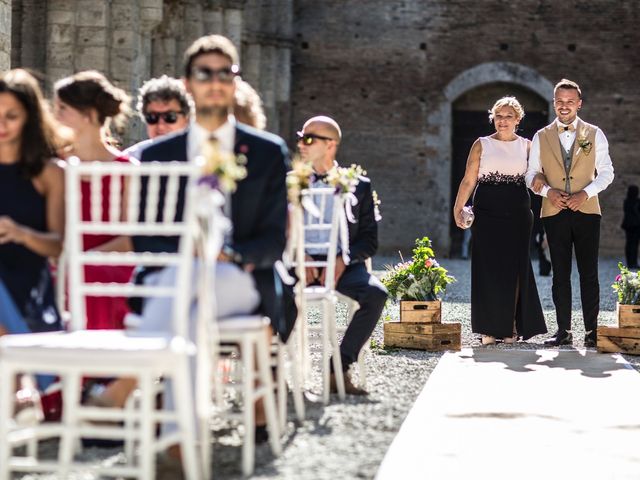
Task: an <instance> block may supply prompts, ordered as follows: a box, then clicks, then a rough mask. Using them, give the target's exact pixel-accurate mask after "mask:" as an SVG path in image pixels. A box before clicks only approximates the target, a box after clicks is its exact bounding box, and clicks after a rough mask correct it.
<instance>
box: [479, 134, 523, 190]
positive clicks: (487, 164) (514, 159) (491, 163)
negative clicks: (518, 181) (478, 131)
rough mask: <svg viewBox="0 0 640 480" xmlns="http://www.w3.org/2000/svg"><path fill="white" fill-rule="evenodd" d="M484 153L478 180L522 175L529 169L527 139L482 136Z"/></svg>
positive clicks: (481, 158) (481, 142)
mask: <svg viewBox="0 0 640 480" xmlns="http://www.w3.org/2000/svg"><path fill="white" fill-rule="evenodd" d="M480 144H481V145H482V154H481V155H480V169H479V170H478V180H483V179H485V180H488V179H490V178H492V177H495V176H505V177H520V176H524V174H525V173H526V171H527V140H526V139H525V138H522V137H518V138H516V139H515V140H513V141H511V142H504V141H502V140H496V139H495V138H491V137H480Z"/></svg>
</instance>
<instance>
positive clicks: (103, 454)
mask: <svg viewBox="0 0 640 480" xmlns="http://www.w3.org/2000/svg"><path fill="white" fill-rule="evenodd" d="M393 261H395V259H392V258H376V261H375V267H376V268H378V269H383V266H384V265H385V264H389V263H391V262H393ZM442 264H443V265H444V266H445V267H446V268H447V269H449V270H450V272H451V273H452V274H453V275H454V276H455V277H456V278H457V279H458V281H457V283H454V284H452V285H451V286H450V287H449V289H448V291H447V294H446V296H445V298H444V302H443V321H444V322H461V323H462V343H463V346H479V341H478V338H477V336H476V335H473V334H472V333H471V325H470V304H469V287H470V263H469V262H468V261H463V260H443V261H442ZM616 264H617V260H616V259H611V258H603V259H601V261H600V286H601V314H600V320H599V323H600V324H602V325H606V324H613V323H615V297H614V295H613V293H612V291H611V289H610V285H611V283H612V281H613V278H614V277H615V275H616V274H617V267H616ZM534 269H537V265H536V264H535V263H534ZM536 281H537V285H538V290H539V292H540V298H541V301H542V306H543V309H544V314H545V318H546V321H547V328H548V330H549V332H550V334H551V333H553V332H555V314H554V310H553V302H552V299H551V277H539V276H536ZM573 286H574V288H573V290H574V296H573V308H574V314H573V315H574V316H573V332H574V347H578V348H581V347H582V346H583V338H584V325H583V324H582V316H581V313H580V300H579V292H578V277H577V272H576V269H575V266H574V277H573ZM397 317H398V307H397V306H396V305H389V306H388V307H387V309H386V310H385V312H384V313H383V319H384V320H385V321H388V320H395V319H397ZM310 320H311V321H317V320H318V312H314V311H312V312H310ZM339 320H340V321H344V312H343V311H339ZM550 334H549V335H546V336H539V337H534V338H533V339H531V340H529V341H527V342H518V343H517V344H516V345H515V346H510V345H502V344H498V345H496V346H491V347H485V348H493V349H504V348H507V349H513V348H517V349H536V348H540V347H541V342H542V340H544V339H545V338H547V337H548V336H550ZM382 344H383V335H382V322H380V323H379V324H378V326H377V328H376V330H375V332H374V334H373V337H372V347H373V349H372V352H373V354H372V355H368V356H367V360H366V362H367V373H368V383H369V385H368V388H369V390H370V392H371V394H370V395H369V396H368V397H365V398H358V397H347V400H346V401H345V402H339V401H338V399H337V397H335V398H333V399H332V400H333V403H331V404H330V405H329V406H327V407H324V406H323V405H322V404H321V403H316V402H307V419H306V420H305V422H303V424H302V425H296V424H295V422H294V420H293V409H292V407H291V405H290V408H289V414H290V422H289V424H288V430H287V434H286V437H285V439H284V442H285V443H284V451H283V453H282V455H281V456H280V457H278V458H273V456H272V455H271V454H270V451H269V448H268V446H266V445H264V446H259V447H258V451H257V462H256V471H255V478H259V479H275V478H278V479H292V480H293V479H296V480H298V479H314V480H315V479H318V480H323V479H326V480H330V479H331V480H333V479H335V478H339V479H359V478H373V477H374V476H375V473H376V471H377V468H378V465H379V464H380V462H381V461H382V458H383V456H384V454H385V452H386V450H387V448H388V447H389V445H390V443H391V442H392V440H393V438H394V436H395V435H396V433H397V431H398V429H399V428H400V425H401V424H402V421H403V420H404V418H405V416H406V415H407V413H408V411H409V409H410V408H411V406H412V404H413V402H414V401H415V399H416V397H417V396H418V394H419V393H420V391H421V390H422V388H423V386H424V383H425V381H426V380H427V379H428V377H429V375H430V374H431V372H432V371H433V369H434V368H435V366H436V364H437V363H438V360H439V358H440V356H441V354H437V353H428V352H422V351H413V350H388V351H387V350H384V349H383V348H380V346H382ZM562 348H573V347H562ZM312 355H313V359H314V361H315V362H317V361H318V359H319V351H318V349H317V347H316V348H313V349H312ZM625 358H626V359H627V360H628V361H629V362H631V363H632V364H633V365H634V367H635V368H636V369H638V370H640V357H633V356H626V357H625ZM314 371H316V372H317V370H314ZM311 382H312V383H311V384H310V385H308V386H307V387H308V388H310V389H311V390H312V391H315V392H317V393H319V385H320V383H319V382H320V378H319V375H317V373H316V374H315V375H314V376H313V378H312V379H311ZM238 445H239V439H238V437H237V434H236V433H235V431H232V430H229V429H222V430H220V431H219V432H218V434H217V436H216V443H215V445H214V462H215V464H216V469H215V471H214V478H217V479H235V478H241V475H240V448H238ZM54 447H55V445H54V444H49V445H48V446H47V445H45V446H44V448H45V450H47V451H48V453H49V452H50V454H53V450H54ZM118 454H119V451H118V450H106V449H103V450H99V449H92V450H90V451H88V452H87V454H86V455H87V456H88V457H90V458H94V459H95V458H105V459H111V460H113V459H114V457H117V455H118ZM18 478H19V477H18ZM23 478H29V479H36V478H37V479H44V478H47V479H50V478H55V477H50V476H46V477H45V476H29V477H23ZM73 478H78V479H83V480H85V479H87V480H88V479H93V478H95V476H94V475H92V474H91V473H90V472H88V471H87V472H83V473H82V474H79V475H78V476H75V477H73ZM159 478H162V479H166V480H169V479H175V478H180V471H179V469H178V468H177V467H176V466H175V465H171V464H168V463H166V462H161V463H160V464H159Z"/></svg>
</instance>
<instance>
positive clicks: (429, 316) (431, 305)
mask: <svg viewBox="0 0 640 480" xmlns="http://www.w3.org/2000/svg"><path fill="white" fill-rule="evenodd" d="M441 319H442V302H441V301H440V300H435V301H433V302H411V301H408V300H401V301H400V321H401V322H409V323H440V321H441Z"/></svg>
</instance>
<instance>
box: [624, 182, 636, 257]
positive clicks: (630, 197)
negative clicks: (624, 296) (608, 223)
mask: <svg viewBox="0 0 640 480" xmlns="http://www.w3.org/2000/svg"><path fill="white" fill-rule="evenodd" d="M622 208H623V213H624V216H623V217H622V229H623V230H624V233H625V234H626V242H625V244H624V254H625V257H626V260H627V266H628V267H629V268H638V243H639V242H640V199H638V187H637V186H636V185H630V186H629V188H628V189H627V198H625V199H624V203H623V205H622Z"/></svg>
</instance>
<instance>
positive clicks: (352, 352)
mask: <svg viewBox="0 0 640 480" xmlns="http://www.w3.org/2000/svg"><path fill="white" fill-rule="evenodd" d="M336 290H337V291H338V292H340V293H342V294H343V295H346V296H347V297H349V298H353V299H354V300H355V301H356V302H358V303H359V304H360V308H359V309H358V311H357V312H356V313H355V315H354V316H353V320H351V323H350V324H349V326H348V327H347V330H346V331H345V332H344V337H343V339H342V343H341V344H340V357H341V358H342V369H343V370H344V371H347V370H348V368H349V366H350V365H351V364H352V363H354V362H356V361H357V360H358V354H359V353H360V349H361V348H362V347H363V346H364V344H365V342H367V341H368V340H369V337H370V336H371V334H372V333H373V329H374V328H376V324H377V323H378V319H379V318H380V315H381V314H382V310H383V309H384V304H385V302H386V301H387V296H388V294H387V289H386V288H385V287H384V285H383V284H382V283H381V282H380V280H378V279H377V278H376V277H374V276H373V275H371V274H370V273H369V272H367V267H366V266H365V264H364V263H354V264H352V265H348V266H347V268H346V269H345V271H344V273H343V274H342V276H341V277H340V279H339V280H338V285H336ZM332 365H333V364H332Z"/></svg>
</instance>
